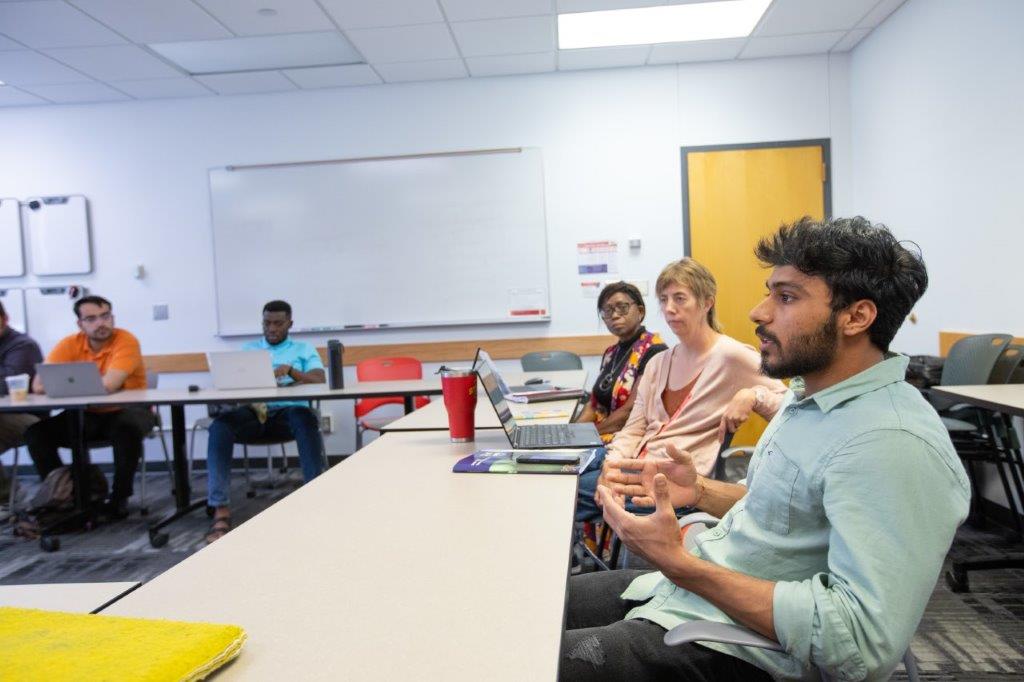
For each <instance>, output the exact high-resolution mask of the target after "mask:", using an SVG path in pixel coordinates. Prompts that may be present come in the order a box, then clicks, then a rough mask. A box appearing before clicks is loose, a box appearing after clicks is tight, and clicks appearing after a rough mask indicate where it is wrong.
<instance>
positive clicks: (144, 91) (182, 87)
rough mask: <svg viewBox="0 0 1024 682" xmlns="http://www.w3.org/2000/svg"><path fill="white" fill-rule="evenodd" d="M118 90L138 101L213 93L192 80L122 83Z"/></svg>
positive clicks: (171, 79) (160, 79) (170, 79)
mask: <svg viewBox="0 0 1024 682" xmlns="http://www.w3.org/2000/svg"><path fill="white" fill-rule="evenodd" d="M117 89H118V90H122V91H124V92H127V93H128V94H129V95H131V96H132V97H135V98H136V99H164V98H167V97H201V96H203V95H212V94H213V93H212V92H210V91H209V90H207V89H206V88H204V87H203V86H202V85H200V84H199V83H196V82H195V81H194V80H192V79H191V78H158V79H156V80H145V81H120V82H118V84H117Z"/></svg>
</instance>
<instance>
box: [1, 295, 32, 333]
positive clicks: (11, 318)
mask: <svg viewBox="0 0 1024 682" xmlns="http://www.w3.org/2000/svg"><path fill="white" fill-rule="evenodd" d="M0 303H2V304H3V306H4V312H6V313H7V325H8V326H10V327H14V328H15V329H17V330H18V331H19V332H23V331H25V322H26V320H25V292H24V291H23V290H21V289H0Z"/></svg>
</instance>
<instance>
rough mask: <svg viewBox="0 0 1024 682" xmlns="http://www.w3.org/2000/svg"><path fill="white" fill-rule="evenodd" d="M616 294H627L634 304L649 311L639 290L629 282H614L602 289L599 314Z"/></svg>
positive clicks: (598, 307)
mask: <svg viewBox="0 0 1024 682" xmlns="http://www.w3.org/2000/svg"><path fill="white" fill-rule="evenodd" d="M615 294H625V295H626V296H629V297H630V298H631V299H633V303H636V304H637V306H639V307H640V308H641V309H643V310H647V306H645V305H644V297H643V295H642V294H641V293H640V290H639V289H637V288H636V287H635V286H634V285H632V284H630V283H629V282H612V283H611V284H608V285H605V288H604V289H601V293H600V294H598V295H597V312H601V308H603V307H604V304H605V303H607V302H608V299H609V298H611V297H612V296H614V295H615Z"/></svg>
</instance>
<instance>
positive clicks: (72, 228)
mask: <svg viewBox="0 0 1024 682" xmlns="http://www.w3.org/2000/svg"><path fill="white" fill-rule="evenodd" d="M74 199H81V200H82V213H83V214H82V222H81V223H74V224H71V223H69V224H68V225H64V226H62V229H63V230H64V232H65V234H63V235H61V238H60V239H59V240H58V241H60V242H63V245H62V246H63V248H65V249H67V248H69V242H70V241H71V240H74V241H75V242H77V246H80V247H81V250H80V251H79V252H77V253H75V252H74V251H72V250H69V251H68V254H67V255H66V256H65V257H64V260H63V261H62V262H60V263H58V264H57V265H56V266H54V267H53V268H52V269H48V270H42V269H41V261H43V260H44V259H43V258H40V257H39V255H40V254H44V253H45V249H46V245H44V244H43V243H42V242H41V241H40V239H39V233H38V231H36V230H33V228H32V216H33V215H34V214H36V213H37V212H38V210H39V209H33V208H32V207H31V204H32V203H33V202H40V203H42V205H43V209H42V210H43V211H44V212H45V210H46V208H45V207H46V206H49V205H62V204H68V203H70V202H71V201H72V200H74ZM22 211H23V212H24V214H25V215H23V216H22V223H23V224H24V225H25V229H26V231H27V232H28V239H29V251H30V252H31V258H32V274H34V275H40V276H42V277H50V276H59V277H63V276H67V275H88V274H90V273H91V272H92V271H93V262H92V230H91V228H90V223H91V220H90V215H89V199H88V197H86V196H85V195H82V194H67V195H54V196H45V197H44V196H39V197H31V198H29V199H26V200H25V201H24V202H22ZM76 217H77V216H76ZM47 239H53V238H52V237H47ZM51 246H52V245H51Z"/></svg>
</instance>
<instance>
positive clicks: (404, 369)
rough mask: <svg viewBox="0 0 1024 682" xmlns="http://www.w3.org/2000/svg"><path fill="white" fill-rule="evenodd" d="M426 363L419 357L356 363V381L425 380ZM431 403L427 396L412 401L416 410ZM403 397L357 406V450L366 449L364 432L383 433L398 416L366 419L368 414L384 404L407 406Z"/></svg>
mask: <svg viewBox="0 0 1024 682" xmlns="http://www.w3.org/2000/svg"><path fill="white" fill-rule="evenodd" d="M422 378H423V363H421V362H420V361H419V360H417V359H416V358H401V357H399V358H370V359H369V360H363V361H362V362H360V363H358V364H356V380H358V381H402V380H405V379H422ZM429 402H430V398H428V397H426V396H422V395H421V396H417V397H416V399H415V401H414V402H413V404H414V406H415V408H416V409H419V408H421V407H423V406H424V405H426V404H428V403H429ZM404 404H405V399H404V398H403V397H402V396H399V395H396V396H385V397H381V398H360V399H358V400H356V403H355V413H356V450H358V449H360V448H361V447H363V432H364V431H380V430H381V428H383V427H384V426H387V425H388V424H390V423H391V422H393V421H394V420H395V419H398V417H376V418H372V417H371V418H369V419H367V418H366V415H367V414H369V413H370V412H373V411H374V410H376V409H377V408H378V407H381V406H383V405H404Z"/></svg>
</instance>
